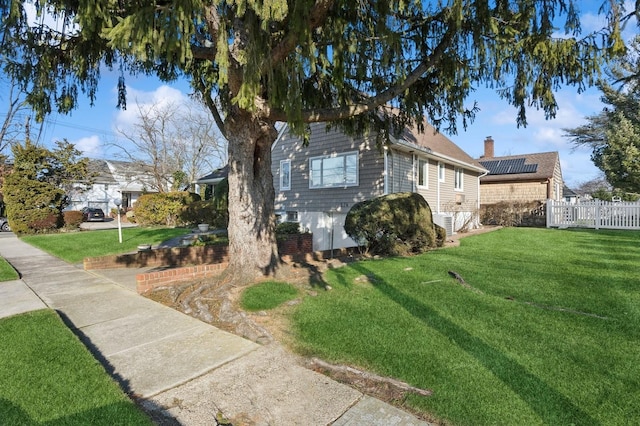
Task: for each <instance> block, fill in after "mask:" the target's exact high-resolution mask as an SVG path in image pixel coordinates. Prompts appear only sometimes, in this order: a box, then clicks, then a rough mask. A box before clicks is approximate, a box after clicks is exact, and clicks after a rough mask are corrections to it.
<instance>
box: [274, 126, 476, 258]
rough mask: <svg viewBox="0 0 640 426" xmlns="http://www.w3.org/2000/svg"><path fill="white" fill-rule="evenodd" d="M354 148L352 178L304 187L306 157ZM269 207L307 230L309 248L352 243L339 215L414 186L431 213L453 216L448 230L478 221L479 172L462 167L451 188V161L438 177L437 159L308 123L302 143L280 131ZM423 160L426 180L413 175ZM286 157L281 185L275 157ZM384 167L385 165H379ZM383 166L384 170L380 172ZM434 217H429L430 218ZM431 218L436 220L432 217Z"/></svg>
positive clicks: (307, 183)
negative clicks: (286, 179)
mask: <svg viewBox="0 0 640 426" xmlns="http://www.w3.org/2000/svg"><path fill="white" fill-rule="evenodd" d="M352 152H357V153H358V184H357V185H354V186H339V187H332V188H318V189H315V188H310V159H311V158H315V157H319V156H331V155H335V154H344V153H352ZM271 155H272V173H273V179H274V188H275V194H276V196H275V211H276V213H277V214H279V215H280V216H281V217H280V220H281V221H285V220H288V221H297V222H299V223H300V227H301V228H302V229H303V230H306V231H309V232H312V233H313V249H314V250H331V249H332V248H334V249H337V248H343V247H353V246H356V245H357V244H356V242H355V241H353V240H352V239H351V238H349V237H348V236H347V235H346V233H345V232H344V221H345V218H346V215H347V213H348V212H349V210H350V209H351V207H353V205H354V204H356V203H358V202H360V201H364V200H368V199H371V198H374V197H377V196H380V195H384V194H385V191H386V193H395V192H409V191H412V192H416V191H417V192H419V193H420V194H421V195H422V196H423V197H424V198H425V199H426V200H427V202H428V203H429V205H430V206H431V209H432V211H433V213H434V215H436V214H440V215H441V216H449V217H451V218H453V223H454V231H455V230H458V229H459V228H461V227H462V226H465V225H466V226H469V223H471V222H472V225H471V227H473V226H475V225H476V224H478V220H477V210H478V206H479V204H478V194H479V192H478V189H479V181H478V176H479V172H477V171H471V170H467V169H464V170H463V187H462V189H460V190H457V189H455V188H454V182H455V180H454V175H455V167H454V165H453V164H448V163H445V162H444V161H443V164H445V178H444V181H440V180H439V178H438V162H439V161H438V160H437V159H435V158H431V157H429V156H427V155H422V156H420V155H417V154H414V153H408V152H406V151H402V150H397V149H394V148H391V149H387V150H380V149H378V147H377V146H376V142H375V138H373V137H358V138H351V137H348V136H345V135H344V134H343V133H341V132H340V131H338V130H331V131H329V132H326V131H325V125H324V124H322V123H319V124H312V128H311V138H310V140H309V144H308V146H306V147H305V146H303V144H302V141H301V140H300V138H298V137H296V136H292V135H289V134H286V133H285V134H282V135H281V136H280V138H279V139H278V141H277V143H276V144H275V145H274V147H273V149H272V153H271ZM419 158H422V160H424V161H426V162H427V164H428V166H427V176H428V177H427V185H426V186H419V185H418V181H417V173H418V172H417V170H418V159H419ZM282 161H290V185H289V189H286V188H285V189H283V188H281V176H280V174H281V169H280V168H281V162H282ZM385 167H386V169H385ZM385 170H386V171H387V173H386V176H385ZM434 220H435V219H434ZM436 222H437V221H436Z"/></svg>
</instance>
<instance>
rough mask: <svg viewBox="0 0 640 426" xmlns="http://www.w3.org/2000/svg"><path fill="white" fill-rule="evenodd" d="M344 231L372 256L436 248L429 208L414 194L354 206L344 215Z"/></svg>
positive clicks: (387, 197)
mask: <svg viewBox="0 0 640 426" xmlns="http://www.w3.org/2000/svg"><path fill="white" fill-rule="evenodd" d="M344 230H345V232H346V233H347V235H349V236H350V237H351V238H353V239H354V240H355V241H357V242H358V243H360V244H361V245H364V246H365V247H366V248H367V249H368V250H369V251H371V253H373V254H380V255H406V254H411V253H422V252H424V251H426V250H429V249H430V248H433V247H436V246H437V245H438V241H437V238H436V230H435V229H434V224H433V216H432V213H431V208H430V207H429V204H428V203H427V201H426V200H425V199H424V197H422V195H420V194H417V193H414V192H402V193H396V194H389V195H384V196H381V197H377V198H373V199H371V200H367V201H362V202H360V203H357V204H355V205H354V206H353V207H352V208H351V210H350V211H349V213H348V214H347V217H346V219H345V225H344Z"/></svg>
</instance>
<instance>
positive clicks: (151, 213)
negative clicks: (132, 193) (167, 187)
mask: <svg viewBox="0 0 640 426" xmlns="http://www.w3.org/2000/svg"><path fill="white" fill-rule="evenodd" d="M199 200H200V196H199V195H198V194H194V193H191V192H186V191H174V192H166V193H156V194H144V195H141V196H140V198H138V201H136V204H135V206H134V209H133V211H134V213H135V218H136V223H139V224H140V225H142V226H153V225H166V226H185V225H188V224H189V223H187V222H186V221H185V220H184V219H183V218H182V213H183V211H184V207H185V206H186V205H188V204H190V203H193V202H195V201H199Z"/></svg>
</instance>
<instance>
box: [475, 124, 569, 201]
mask: <svg viewBox="0 0 640 426" xmlns="http://www.w3.org/2000/svg"><path fill="white" fill-rule="evenodd" d="M478 162H479V163H480V164H481V165H482V166H483V167H484V168H486V169H487V170H489V174H487V175H486V176H483V177H481V178H480V200H481V202H482V204H495V203H499V202H501V201H513V202H529V201H540V202H545V201H546V200H548V199H552V200H562V197H563V195H562V189H563V187H564V182H563V180H562V170H561V168H560V155H559V154H558V153H557V152H541V153H536V154H521V155H508V156H504V157H496V156H494V141H493V139H492V138H491V137H490V136H489V137H487V138H486V139H485V141H484V155H483V156H482V157H481V158H480V159H479V160H478Z"/></svg>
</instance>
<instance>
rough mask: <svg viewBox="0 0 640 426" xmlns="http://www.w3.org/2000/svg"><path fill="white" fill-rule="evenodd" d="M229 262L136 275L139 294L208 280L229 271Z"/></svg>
mask: <svg viewBox="0 0 640 426" xmlns="http://www.w3.org/2000/svg"><path fill="white" fill-rule="evenodd" d="M227 265H228V263H227V262H224V263H216V264H211V265H197V266H185V267H182V268H172V269H167V270H164V271H153V272H145V273H143V274H137V275H136V289H137V291H138V294H144V293H146V292H148V291H151V290H153V289H154V288H156V287H166V286H168V285H174V284H178V283H181V282H184V281H193V280H197V279H201V278H208V277H212V276H215V275H217V274H219V273H220V272H222V271H224V270H225V269H227Z"/></svg>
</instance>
